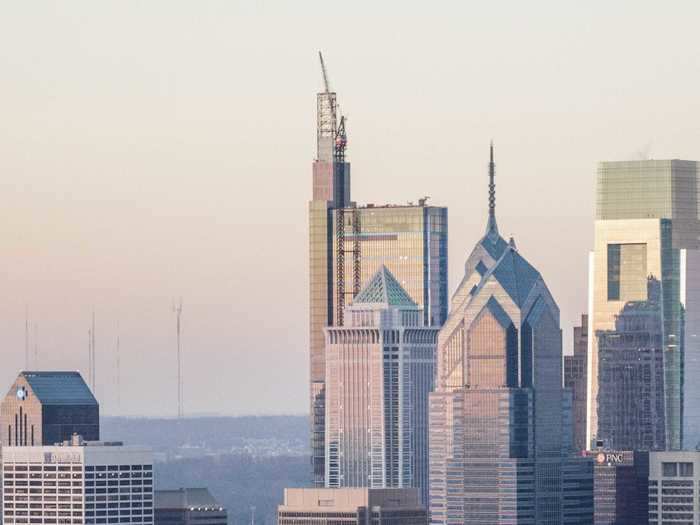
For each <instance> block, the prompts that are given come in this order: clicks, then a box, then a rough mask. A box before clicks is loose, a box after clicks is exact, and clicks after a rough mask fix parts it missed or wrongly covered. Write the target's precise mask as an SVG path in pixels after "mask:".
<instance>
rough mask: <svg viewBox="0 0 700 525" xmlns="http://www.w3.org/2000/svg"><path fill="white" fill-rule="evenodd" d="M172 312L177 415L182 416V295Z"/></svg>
mask: <svg viewBox="0 0 700 525" xmlns="http://www.w3.org/2000/svg"><path fill="white" fill-rule="evenodd" d="M173 312H175V318H176V323H177V324H176V328H177V417H182V416H183V410H182V397H183V396H182V346H181V344H180V334H181V330H180V328H181V319H182V297H180V302H179V303H176V304H173Z"/></svg>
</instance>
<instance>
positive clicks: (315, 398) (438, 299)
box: [309, 89, 448, 487]
mask: <svg viewBox="0 0 700 525" xmlns="http://www.w3.org/2000/svg"><path fill="white" fill-rule="evenodd" d="M346 144H347V137H346V134H345V127H344V121H343V120H342V117H340V116H339V115H338V111H337V97H336V93H334V92H332V91H330V90H329V89H326V90H325V91H324V92H322V93H319V94H318V95H317V151H316V159H315V160H314V162H313V170H312V172H313V183H312V200H311V201H310V202H309V301H310V303H309V305H310V312H309V344H310V348H309V354H310V382H311V388H310V394H311V400H310V401H311V407H310V413H311V449H312V466H313V478H314V479H313V481H314V484H315V485H316V486H319V487H322V486H324V476H325V458H324V452H325V422H324V417H325V372H326V364H325V335H324V329H325V328H326V327H327V326H342V325H343V324H344V322H343V314H344V309H345V306H347V305H349V304H350V303H351V302H352V299H353V297H354V296H356V295H357V294H358V293H359V291H360V290H361V288H362V287H364V285H365V284H366V283H367V281H368V280H369V279H370V278H371V277H372V276H373V275H374V274H375V272H376V271H377V270H379V268H380V267H381V266H382V265H384V266H386V267H387V268H388V269H389V270H390V271H391V272H392V274H393V275H394V276H395V277H396V279H397V280H398V281H399V282H400V284H401V286H402V287H403V288H404V289H405V290H406V291H407V292H408V294H409V295H410V296H411V298H412V299H413V301H414V302H415V303H416V304H417V305H418V306H419V307H421V308H422V310H423V316H424V320H425V325H426V326H438V327H439V326H440V325H441V324H442V323H443V322H444V320H445V318H446V316H447V301H448V298H447V208H442V207H434V206H428V205H427V202H426V201H427V198H423V199H420V200H419V202H418V205H411V204H409V205H405V206H393V205H386V206H374V205H371V204H368V205H367V206H365V207H362V206H358V205H357V204H355V203H354V202H352V199H351V184H350V163H349V162H348V161H347V159H346V156H345V147H346Z"/></svg>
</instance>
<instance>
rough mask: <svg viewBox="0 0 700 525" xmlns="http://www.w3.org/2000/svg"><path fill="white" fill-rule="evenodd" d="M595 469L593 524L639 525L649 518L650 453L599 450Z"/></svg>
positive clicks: (592, 455)
mask: <svg viewBox="0 0 700 525" xmlns="http://www.w3.org/2000/svg"><path fill="white" fill-rule="evenodd" d="M586 454H587V455H588V456H589V457H590V458H592V459H593V461H594V466H593V472H594V482H593V486H594V495H593V501H594V516H593V525H639V524H640V523H646V520H647V518H648V506H647V503H648V501H647V500H648V490H647V489H648V480H649V453H648V452H633V451H629V450H622V451H621V450H611V449H605V448H598V449H596V450H592V451H588V452H586Z"/></svg>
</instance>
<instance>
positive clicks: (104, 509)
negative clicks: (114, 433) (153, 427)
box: [1, 436, 153, 525]
mask: <svg viewBox="0 0 700 525" xmlns="http://www.w3.org/2000/svg"><path fill="white" fill-rule="evenodd" d="M1 463H2V480H3V502H2V506H3V523H4V524H5V525H15V524H27V523H42V524H49V525H53V524H72V525H78V524H79V525H83V524H88V525H93V524H112V523H114V524H117V523H130V524H142V525H152V524H153V459H152V453H151V451H150V450H149V449H146V448H142V447H125V446H123V445H122V443H120V442H85V441H83V440H82V439H81V438H80V436H74V438H73V439H72V440H71V441H66V442H64V443H63V444H62V445H57V446H35V447H32V446H17V447H15V446H9V447H8V446H5V447H2V460H1Z"/></svg>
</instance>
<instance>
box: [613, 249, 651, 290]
mask: <svg viewBox="0 0 700 525" xmlns="http://www.w3.org/2000/svg"><path fill="white" fill-rule="evenodd" d="M647 277H648V275H647V245H646V244H641V243H638V244H608V301H643V300H646V298H647Z"/></svg>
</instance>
